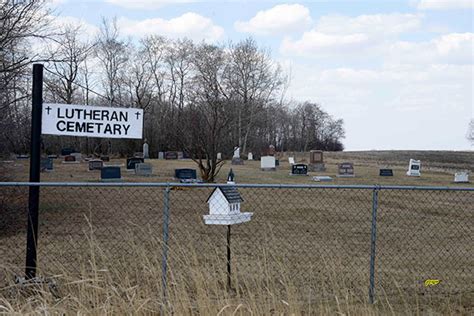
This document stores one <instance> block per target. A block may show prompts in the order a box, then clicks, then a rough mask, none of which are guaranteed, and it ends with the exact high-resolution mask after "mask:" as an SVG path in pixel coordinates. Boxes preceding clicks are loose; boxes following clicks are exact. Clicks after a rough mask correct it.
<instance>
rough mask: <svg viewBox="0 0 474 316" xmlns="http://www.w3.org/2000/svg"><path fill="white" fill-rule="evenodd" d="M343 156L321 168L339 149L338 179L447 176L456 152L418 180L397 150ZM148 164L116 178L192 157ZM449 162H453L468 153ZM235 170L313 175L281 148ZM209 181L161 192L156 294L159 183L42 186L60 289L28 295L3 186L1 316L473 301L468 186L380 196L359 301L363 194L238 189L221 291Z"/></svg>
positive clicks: (413, 309) (407, 181)
mask: <svg viewBox="0 0 474 316" xmlns="http://www.w3.org/2000/svg"><path fill="white" fill-rule="evenodd" d="M344 154H345V153H342V154H341V153H329V154H327V155H326V162H327V167H328V170H327V172H325V173H322V174H327V175H332V176H333V175H334V174H335V173H336V163H338V162H342V161H346V160H349V161H353V162H354V163H355V168H356V174H357V177H356V178H353V179H338V178H335V177H334V179H335V180H334V182H333V184H374V183H379V184H395V185H443V186H446V185H453V184H452V183H451V182H452V180H453V176H452V173H451V171H448V170H450V169H449V168H450V167H449V166H452V165H453V164H455V162H453V161H449V159H448V158H443V159H444V160H443V161H439V162H436V161H435V162H433V165H436V168H438V169H429V168H426V169H428V170H426V169H425V170H423V176H422V177H421V178H410V177H406V176H405V175H404V172H405V168H406V166H405V165H406V164H407V163H405V162H403V161H399V162H398V163H397V164H396V163H393V164H391V163H387V162H386V161H385V160H384V161H383V162H381V160H379V159H376V160H371V159H369V158H368V157H367V156H364V154H361V153H358V154H354V153H347V156H344ZM446 154H449V153H446ZM469 154H470V153H468V155H469ZM354 155H355V156H354ZM462 155H464V153H463V154H462ZM471 155H472V154H471ZM373 156H377V153H375V154H374V155H373ZM395 156H396V155H395ZM297 157H298V156H297ZM468 157H471V156H468ZM433 159H434V158H433ZM463 159H464V158H463ZM403 160H404V158H403ZM454 160H455V159H454ZM114 163H115V164H116V163H124V160H115V161H113V162H111V164H114ZM151 163H152V164H153V167H154V172H155V173H156V174H157V175H156V176H153V177H149V178H143V177H137V176H135V175H133V174H132V173H128V172H126V171H124V168H122V175H123V177H124V181H130V182H168V181H173V179H172V176H173V171H174V169H175V168H186V167H192V168H195V165H194V163H193V162H191V161H186V160H183V161H159V160H152V161H151ZM385 165H389V166H391V167H393V168H394V171H395V177H393V178H382V177H378V168H379V167H384V166H385ZM456 166H457V167H456V168H459V169H463V168H464V167H463V166H464V162H462V163H460V164H459V165H456ZM228 167H230V164H229V165H228ZM8 168H9V169H8V174H9V175H10V177H11V179H12V180H16V181H25V180H27V172H28V168H27V161H15V163H14V164H13V165H12V164H9V166H8ZM232 168H234V171H235V173H236V176H237V179H236V180H237V182H240V183H262V182H264V183H313V182H311V180H310V178H311V177H295V176H290V175H289V174H288V173H289V165H288V163H287V162H286V161H285V160H284V159H282V164H281V167H280V168H279V170H278V171H276V172H263V171H260V170H259V162H258V161H254V162H246V164H245V165H244V166H232ZM464 169H465V168H464ZM227 170H228V168H227V167H224V168H223V173H222V174H221V175H220V177H219V182H223V181H225V176H226V172H227ZM99 177H100V176H99V173H98V172H96V171H95V172H89V171H87V164H79V165H63V164H58V163H56V164H55V171H54V172H51V173H43V174H42V180H43V181H59V182H63V181H75V182H76V181H77V182H89V181H97V180H98V178H99ZM466 186H469V187H472V184H467V185H466ZM209 192H210V191H209V189H197V190H193V191H190V190H183V191H172V193H171V211H172V213H171V222H170V238H171V239H170V254H169V268H170V271H169V272H170V273H169V277H170V280H169V285H170V286H169V293H168V301H167V302H166V304H164V302H163V301H162V298H163V295H162V294H163V293H162V290H161V288H162V286H161V278H162V275H161V260H162V258H161V254H162V252H161V249H162V244H161V242H162V235H161V234H162V221H163V220H162V213H161V212H162V205H163V192H162V190H160V189H151V188H126V189H118V188H108V189H100V190H98V189H92V188H76V189H71V188H43V189H42V190H41V197H42V198H41V211H42V213H41V217H40V241H39V242H40V244H39V247H40V253H39V258H40V268H41V271H40V275H46V276H53V279H54V280H56V282H57V283H58V293H56V294H57V296H54V295H53V294H52V293H51V291H50V290H49V289H47V288H44V287H41V288H38V289H36V290H38V291H34V292H32V291H26V292H25V290H21V289H20V288H19V287H18V286H15V285H14V284H13V278H12V276H13V275H14V274H20V273H21V270H22V269H21V265H22V263H23V260H24V239H25V235H24V227H25V225H24V224H25V222H24V217H25V216H24V210H25V205H26V204H25V201H26V196H27V195H26V193H27V190H26V189H15V190H13V191H9V192H7V191H5V190H2V191H1V194H0V209H1V210H2V216H3V217H2V219H1V220H0V257H1V258H2V260H0V265H1V267H2V268H1V269H0V287H2V290H1V293H0V313H8V314H10V313H22V314H28V313H41V312H43V313H47V312H51V313H66V314H68V313H70V312H71V311H72V312H74V313H81V314H107V313H108V314H140V313H142V314H150V313H159V312H160V311H167V312H174V313H175V314H176V315H182V314H183V315H185V314H203V315H209V314H211V315H212V314H219V313H220V314H222V315H233V314H244V315H247V314H257V315H269V314H270V315H272V314H274V315H280V314H296V315H298V314H304V315H309V314H315V315H319V314H322V315H326V314H327V315H329V314H331V315H333V314H355V315H371V314H374V315H375V314H401V315H405V314H466V315H467V314H469V313H472V312H473V303H472V302H474V296H473V294H474V293H472V280H473V272H472V266H474V261H473V258H472V252H473V248H472V247H473V246H472V225H471V224H469V223H472V220H473V216H474V213H473V209H472V205H474V196H473V195H472V194H454V195H453V194H449V193H447V192H437V193H434V192H428V193H424V194H419V193H418V192H398V191H385V192H383V193H381V196H380V198H381V204H380V212H379V216H380V218H379V226H378V232H379V239H378V257H377V264H378V265H377V267H378V270H377V279H376V281H377V302H376V304H375V305H369V304H367V288H368V267H369V265H368V262H369V249H370V211H371V192H369V191H349V190H337V191H335V190H318V191H311V190H292V191H284V190H276V189H263V190H258V191H257V190H251V189H242V190H241V193H242V196H243V197H244V199H245V203H244V204H243V208H244V211H251V212H254V214H255V215H254V217H253V219H252V221H251V222H249V223H246V224H243V225H237V226H235V227H233V228H232V249H233V259H232V263H233V275H232V278H233V284H234V290H231V291H228V290H227V289H226V284H225V280H226V272H225V260H226V259H225V232H226V231H225V227H209V226H206V225H204V224H203V222H202V215H203V214H205V213H206V212H207V205H206V203H205V200H206V198H207V196H208V194H209ZM2 200H3V201H4V202H3V204H2ZM18 210H21V212H18ZM5 211H6V212H5ZM5 215H6V216H5ZM22 219H23V220H22ZM59 223H60V225H59ZM431 277H439V278H441V279H442V280H443V281H442V283H441V284H440V286H438V287H433V288H425V287H423V286H422V281H423V280H425V279H426V278H431ZM420 282H421V283H420ZM32 293H33V295H32Z"/></svg>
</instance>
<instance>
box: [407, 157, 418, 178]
mask: <svg viewBox="0 0 474 316" xmlns="http://www.w3.org/2000/svg"><path fill="white" fill-rule="evenodd" d="M407 176H411V177H420V176H421V161H420V160H415V159H410V163H409V164H408V171H407Z"/></svg>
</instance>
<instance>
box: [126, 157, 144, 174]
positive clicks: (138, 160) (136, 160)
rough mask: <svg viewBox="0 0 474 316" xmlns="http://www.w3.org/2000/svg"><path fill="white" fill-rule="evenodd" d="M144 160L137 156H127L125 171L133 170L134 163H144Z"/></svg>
mask: <svg viewBox="0 0 474 316" xmlns="http://www.w3.org/2000/svg"><path fill="white" fill-rule="evenodd" d="M144 162H145V160H144V159H143V158H138V157H131V158H127V171H134V170H135V165H136V164H137V163H144Z"/></svg>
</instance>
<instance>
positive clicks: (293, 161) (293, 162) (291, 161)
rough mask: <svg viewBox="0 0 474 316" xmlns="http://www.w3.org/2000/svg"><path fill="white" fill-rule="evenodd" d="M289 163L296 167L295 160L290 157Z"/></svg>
mask: <svg viewBox="0 0 474 316" xmlns="http://www.w3.org/2000/svg"><path fill="white" fill-rule="evenodd" d="M288 162H289V163H290V165H294V164H295V158H293V157H288Z"/></svg>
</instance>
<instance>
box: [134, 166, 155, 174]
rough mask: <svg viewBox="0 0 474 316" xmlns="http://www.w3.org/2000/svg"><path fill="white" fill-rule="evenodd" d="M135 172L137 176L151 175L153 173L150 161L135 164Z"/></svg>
mask: <svg viewBox="0 0 474 316" xmlns="http://www.w3.org/2000/svg"><path fill="white" fill-rule="evenodd" d="M135 174H136V175H137V176H151V175H152V174H153V167H152V165H151V163H137V164H135Z"/></svg>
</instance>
